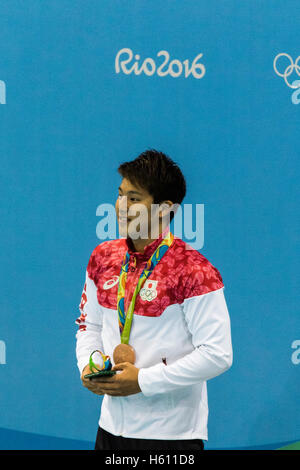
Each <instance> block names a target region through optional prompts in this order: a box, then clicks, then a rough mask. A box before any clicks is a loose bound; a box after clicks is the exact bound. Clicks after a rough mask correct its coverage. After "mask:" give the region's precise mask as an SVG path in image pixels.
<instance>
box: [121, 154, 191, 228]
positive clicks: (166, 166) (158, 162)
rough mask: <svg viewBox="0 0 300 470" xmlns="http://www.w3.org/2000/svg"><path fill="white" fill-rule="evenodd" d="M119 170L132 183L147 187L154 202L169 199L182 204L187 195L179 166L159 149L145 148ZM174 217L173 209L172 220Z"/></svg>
mask: <svg viewBox="0 0 300 470" xmlns="http://www.w3.org/2000/svg"><path fill="white" fill-rule="evenodd" d="M118 172H119V173H120V175H121V176H122V177H123V178H126V179H128V180H129V181H130V182H131V184H134V185H135V186H139V187H140V188H143V189H146V190H147V191H148V193H149V194H150V195H151V196H152V197H153V204H160V203H161V202H163V201H167V200H170V201H172V202H173V204H181V202H182V201H183V199H184V197H185V194H186V182H185V178H184V176H183V174H182V172H181V170H180V168H179V166H178V165H177V164H176V163H175V162H174V161H173V160H171V158H170V157H168V156H167V155H166V154H165V153H163V152H159V151H158V150H155V149H148V150H145V151H144V152H142V153H141V154H140V155H139V156H138V157H136V158H135V159H134V160H132V161H130V162H124V163H122V164H121V165H120V166H119V168H118ZM173 217H174V213H173V210H172V211H171V212H170V221H171V220H172V219H173Z"/></svg>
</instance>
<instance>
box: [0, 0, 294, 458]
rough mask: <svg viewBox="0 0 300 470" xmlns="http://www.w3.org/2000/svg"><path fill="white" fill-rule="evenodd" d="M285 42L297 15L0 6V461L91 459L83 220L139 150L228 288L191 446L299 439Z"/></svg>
mask: <svg viewBox="0 0 300 470" xmlns="http://www.w3.org/2000/svg"><path fill="white" fill-rule="evenodd" d="M299 28H300V5H299V1H298V0H295V1H293V0H277V1H276V2H274V1H270V0H265V1H264V2H261V1H259V0H243V1H242V2H238V1H236V0H227V1H226V2H223V1H221V2H220V1H219V0H211V1H210V2H206V1H197V2H195V1H193V0H184V1H182V0H180V1H179V0H172V1H171V0H161V1H149V0H131V1H127V2H123V1H120V0H113V1H110V2H108V1H99V0H89V1H88V2H86V1H84V0H73V1H72V2H70V1H69V0H51V1H50V0H44V1H41V0H8V1H2V2H1V4H0V29H1V41H0V80H1V82H0V85H1V86H0V94H1V96H0V126H1V140H0V149H1V152H0V154H1V185H0V188H1V199H0V200H1V288H2V295H1V327H0V345H1V348H0V352H1V357H0V383H1V386H0V409H1V413H0V428H1V430H0V448H1V449H9V448H12V449H18V448H19V449H20V448H28V449H29V448H30V449H38V448H44V449H46V448H53V449H59V448H64V449H71V448H78V449H87V448H92V447H93V444H94V439H95V436H96V430H97V423H98V417H99V411H100V405H101V398H100V397H96V396H94V395H93V394H92V393H90V392H88V391H87V390H85V389H84V388H83V387H82V386H81V383H80V377H79V371H78V369H77V366H76V358H75V333H76V331H77V326H76V325H75V323H74V321H75V319H76V318H77V316H78V315H79V310H78V304H79V301H80V296H81V292H82V288H83V283H84V275H85V268H86V265H87V262H88V259H89V256H90V254H91V252H92V250H93V249H94V247H95V246H96V245H98V244H99V243H100V242H101V241H102V240H99V239H98V237H97V235H96V226H97V223H98V222H99V217H97V216H96V209H97V207H98V205H99V204H102V203H112V204H114V203H115V200H116V197H117V192H118V191H117V188H118V185H119V184H120V181H121V180H120V176H119V175H118V173H117V167H118V165H119V164H120V163H121V162H123V161H126V160H131V159H133V158H135V157H136V156H138V155H139V153H141V152H142V151H144V150H145V149H147V148H156V149H158V150H160V151H163V152H165V153H167V154H168V155H169V156H170V157H171V158H172V159H174V160H175V161H176V162H177V163H178V164H179V165H180V167H181V168H182V171H183V173H184V175H185V177H186V180H187V195H186V198H185V200H184V202H185V203H192V204H196V203H198V204H204V205H205V242H204V246H203V248H202V249H201V250H200V251H201V252H202V253H203V254H204V255H205V256H206V257H207V258H208V259H209V260H210V261H211V262H212V263H213V264H214V265H215V266H216V267H217V268H218V269H219V271H220V273H221V275H222V277H223V281H224V284H225V286H226V299H227V304H228V308H229V312H230V316H231V323H232V340H233V349H234V363H233V366H232V368H231V369H230V370H229V371H228V372H226V373H225V374H224V375H221V376H219V377H217V378H215V379H212V380H211V381H209V382H208V400H209V408H210V414H209V425H208V433H209V441H208V443H207V444H206V448H210V449H214V448H235V449H238V448H241V449H242V448H247V447H248V448H252V449H254V448H264V447H265V448H276V447H279V446H281V445H284V444H285V443H289V442H293V441H297V440H299V439H300V426H299V412H300V402H299V372H300V365H299V362H300V341H299V337H300V332H299V307H298V305H299V202H300V201H299V189H298V188H299V182H298V180H299V113H300V106H299V105H298V102H299V101H300V92H299V91H300V89H299V90H298V91H297V87H298V86H299V85H300V82H297V80H299V79H300V64H299V66H298V62H297V57H298V56H299V55H300V49H299ZM123 49H126V50H127V51H126V50H125V51H123V52H122V50H123ZM160 51H165V52H163V53H161V54H159V52H160ZM201 54H202V55H201ZM131 55H132V57H131ZM145 59H148V60H147V61H146V62H145V63H144V61H145ZM172 61H174V62H172ZM187 61H188V62H187ZM143 64H144V65H143ZM162 64H164V65H163V66H162V67H161V65H162ZM118 67H119V72H118ZM130 70H131V72H130ZM298 92H299V93H298Z"/></svg>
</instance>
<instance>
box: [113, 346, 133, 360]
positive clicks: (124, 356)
mask: <svg viewBox="0 0 300 470" xmlns="http://www.w3.org/2000/svg"><path fill="white" fill-rule="evenodd" d="M113 360H114V363H115V364H120V363H121V362H130V363H131V364H134V363H135V350H134V349H133V347H132V346H130V344H126V343H121V344H118V346H116V347H115V349H114V352H113Z"/></svg>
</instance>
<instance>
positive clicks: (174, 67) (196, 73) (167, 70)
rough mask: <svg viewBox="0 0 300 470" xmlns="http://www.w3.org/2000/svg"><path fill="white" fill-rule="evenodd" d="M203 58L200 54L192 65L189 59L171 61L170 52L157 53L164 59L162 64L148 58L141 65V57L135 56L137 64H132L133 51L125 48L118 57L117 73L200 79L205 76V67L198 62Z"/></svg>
mask: <svg viewBox="0 0 300 470" xmlns="http://www.w3.org/2000/svg"><path fill="white" fill-rule="evenodd" d="M121 56H122V57H121ZM202 56H203V54H202V53H201V54H198V55H197V56H196V57H195V59H194V60H193V62H192V63H191V65H190V63H189V60H188V59H186V60H184V61H180V60H178V59H173V60H171V61H170V54H169V52H168V51H159V52H158V53H157V57H163V58H164V59H163V61H162V62H161V63H159V64H156V62H155V60H154V59H152V58H151V57H147V58H146V59H144V60H143V62H142V63H141V64H140V62H139V61H140V58H141V57H140V55H139V54H135V56H134V59H135V62H132V60H133V52H132V50H131V49H129V48H127V47H124V48H123V49H120V50H119V51H118V53H117V55H116V58H115V71H116V73H120V70H122V72H123V73H125V74H126V75H129V74H131V73H134V74H135V75H141V73H144V74H145V75H148V76H151V75H154V74H155V73H156V74H157V75H158V76H159V77H165V76H166V75H170V76H171V77H173V78H177V77H180V76H181V75H183V76H184V78H188V77H189V76H193V77H194V78H197V79H200V78H202V77H203V76H204V74H205V66H204V65H203V64H202V63H200V62H198V61H199V60H200V59H201V57H202Z"/></svg>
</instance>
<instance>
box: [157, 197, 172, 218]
mask: <svg viewBox="0 0 300 470" xmlns="http://www.w3.org/2000/svg"><path fill="white" fill-rule="evenodd" d="M172 206H173V202H172V201H163V202H162V203H161V204H160V206H159V217H160V218H161V219H162V218H164V217H166V216H167V215H168V213H169V212H170V209H171V208H172Z"/></svg>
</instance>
